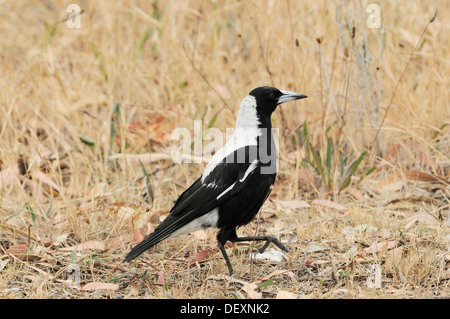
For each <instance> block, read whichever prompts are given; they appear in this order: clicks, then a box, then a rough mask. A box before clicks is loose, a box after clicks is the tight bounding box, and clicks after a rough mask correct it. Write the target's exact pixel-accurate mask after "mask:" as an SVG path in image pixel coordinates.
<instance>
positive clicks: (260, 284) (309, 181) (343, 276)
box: [0, 0, 450, 299]
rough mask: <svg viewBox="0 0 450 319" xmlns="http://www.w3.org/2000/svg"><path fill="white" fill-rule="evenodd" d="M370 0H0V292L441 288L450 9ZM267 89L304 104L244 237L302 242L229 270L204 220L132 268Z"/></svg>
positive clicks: (323, 293)
mask: <svg viewBox="0 0 450 319" xmlns="http://www.w3.org/2000/svg"><path fill="white" fill-rule="evenodd" d="M71 4H75V6H69V5H71ZM368 5H369V4H368V3H365V2H364V1H363V2H358V1H342V2H340V1H336V2H326V1H322V2H316V3H314V4H310V3H308V2H306V1H304V2H303V1H289V0H286V1H264V2H262V1H223V2H222V1H221V2H215V1H206V0H199V1H183V2H179V1H164V2H162V1H161V2H160V1H153V2H149V1H133V2H128V1H114V2H100V1H98V2H83V1H81V2H79V3H68V2H66V1H40V2H29V1H14V2H13V1H2V2H0V17H1V19H0V29H1V30H3V31H4V32H2V41H1V43H0V83H1V86H2V89H1V90H0V114H1V116H0V140H1V143H0V229H1V231H0V297H1V298H19V299H20V298H171V297H173V298H226V299H234V298H250V299H253V298H301V299H304V298H305V299H318V298H358V299H361V298H448V297H449V296H450V216H449V207H450V206H449V205H450V189H449V182H450V160H449V156H450V137H449V136H450V131H449V130H450V122H449V116H448V114H450V105H449V101H450V98H449V92H448V88H449V87H450V85H449V83H448V82H449V78H448V74H449V73H450V63H449V59H448V56H449V44H450V41H449V39H448V38H449V35H450V32H449V25H448V23H445V21H447V20H448V15H449V12H450V3H449V2H447V1H432V2H426V3H423V2H420V1H410V2H407V3H405V2H381V3H380V4H379V5H378V7H376V6H375V7H370V8H369V7H368ZM368 9H370V10H368ZM377 12H378V13H379V16H377ZM369 18H370V19H369ZM378 18H379V19H378ZM368 19H369V20H368ZM378 22H379V23H378ZM260 85H272V86H276V87H278V88H279V89H283V90H289V91H296V92H299V93H303V94H306V95H308V98H307V99H304V100H301V101H297V102H292V103H286V104H284V105H283V106H282V107H281V109H279V110H277V111H276V112H275V114H274V115H273V118H272V122H273V126H274V128H276V134H277V135H276V136H277V137H278V138H277V144H278V150H279V154H280V158H279V165H278V167H279V171H278V175H277V180H276V183H275V185H274V189H273V191H272V193H271V195H270V197H269V199H268V200H267V201H266V203H265V204H264V206H263V207H262V210H261V212H260V213H259V214H258V215H257V217H256V218H255V220H254V221H253V222H252V223H250V224H249V225H246V226H244V227H241V228H240V229H239V230H238V234H239V235H244V236H253V235H255V236H256V235H263V234H268V235H271V236H275V237H277V238H280V240H282V241H283V242H284V243H285V244H286V245H288V247H289V248H290V250H291V252H290V253H281V252H280V251H279V250H278V248H276V247H273V246H270V247H269V248H268V249H267V251H266V253H265V254H263V255H262V256H261V255H255V254H254V252H255V251H256V250H257V249H258V248H259V247H260V245H261V244H252V243H239V244H234V245H233V244H230V245H229V246H228V247H227V250H228V254H229V256H230V260H231V263H232V265H233V267H234V269H235V272H236V273H235V275H234V276H232V277H230V276H229V274H228V270H227V267H226V264H225V261H224V260H223V258H222V256H221V253H220V252H219V251H218V249H217V244H216V240H215V235H216V230H214V229H209V230H206V231H198V232H195V233H193V234H189V235H183V236H180V237H178V238H173V239H168V240H166V241H164V242H162V243H160V244H158V245H157V246H155V247H154V248H152V249H151V250H149V251H147V252H146V253H144V254H143V255H142V256H141V257H140V258H139V259H137V260H136V261H135V262H133V263H129V264H125V263H122V260H123V258H124V256H125V255H126V254H127V252H128V251H129V250H130V249H131V247H132V246H133V245H135V244H136V243H137V242H139V241H140V240H142V239H143V238H144V236H145V235H146V234H148V233H150V232H151V231H152V230H153V229H154V228H155V227H156V226H157V225H158V224H159V223H160V222H161V221H162V220H163V218H165V217H166V216H167V214H168V213H169V211H170V208H171V207H172V205H173V203H174V201H175V200H176V198H177V196H178V195H179V194H181V192H182V191H183V190H184V189H186V188H187V187H188V186H189V185H190V184H191V183H192V182H194V181H195V180H196V178H198V176H199V175H200V174H201V172H202V170H203V168H204V167H205V165H206V162H207V160H208V158H209V157H210V155H211V150H214V147H215V146H218V145H219V146H220V144H223V143H224V142H225V140H226V137H227V136H230V132H231V131H232V128H233V127H234V122H235V117H236V114H237V110H238V108H239V103H240V101H241V100H242V99H243V98H244V97H245V95H246V94H248V92H249V91H251V90H252V89H253V88H254V87H257V86H260ZM211 146H214V147H211ZM183 151H184V152H183Z"/></svg>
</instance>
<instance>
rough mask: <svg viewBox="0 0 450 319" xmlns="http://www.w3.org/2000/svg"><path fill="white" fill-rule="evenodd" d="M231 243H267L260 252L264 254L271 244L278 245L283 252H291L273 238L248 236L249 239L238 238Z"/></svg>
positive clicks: (231, 239)
mask: <svg viewBox="0 0 450 319" xmlns="http://www.w3.org/2000/svg"><path fill="white" fill-rule="evenodd" d="M230 241H231V242H238V241H265V242H266V243H265V244H264V246H262V247H261V248H260V249H259V250H258V252H259V253H260V254H262V253H263V252H264V251H265V250H266V248H267V247H268V246H269V245H270V243H274V244H275V245H277V247H278V248H280V249H281V250H283V251H286V252H290V250H289V248H287V247H286V246H285V245H283V243H281V241H279V240H278V239H276V238H275V237H272V236H248V237H236V238H230Z"/></svg>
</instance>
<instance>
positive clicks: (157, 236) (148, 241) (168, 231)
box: [123, 215, 180, 262]
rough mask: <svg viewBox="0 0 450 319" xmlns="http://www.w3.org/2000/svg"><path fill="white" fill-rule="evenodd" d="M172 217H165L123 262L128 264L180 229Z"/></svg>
mask: <svg viewBox="0 0 450 319" xmlns="http://www.w3.org/2000/svg"><path fill="white" fill-rule="evenodd" d="M176 221H177V219H175V218H174V217H173V216H172V215H169V216H167V218H166V219H164V221H163V222H162V223H161V224H159V225H158V227H156V229H155V231H154V232H153V233H151V234H150V235H148V236H147V238H145V239H144V240H143V241H141V242H140V243H139V244H137V245H136V246H134V248H133V249H132V250H131V251H130V252H129V253H128V255H127V256H126V257H125V259H124V260H123V262H129V261H131V260H133V259H135V258H137V257H139V255H140V254H142V253H143V252H144V251H146V250H147V249H150V248H152V247H153V246H155V245H156V244H157V243H159V242H161V241H163V240H164V239H167V238H169V237H170V235H172V233H173V232H174V231H176V230H177V229H178V228H180V225H178V223H177V222H176Z"/></svg>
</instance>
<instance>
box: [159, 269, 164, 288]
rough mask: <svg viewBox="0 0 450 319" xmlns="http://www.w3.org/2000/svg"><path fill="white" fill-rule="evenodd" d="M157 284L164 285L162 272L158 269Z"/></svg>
mask: <svg viewBox="0 0 450 319" xmlns="http://www.w3.org/2000/svg"><path fill="white" fill-rule="evenodd" d="M158 285H160V286H164V273H163V272H162V271H158Z"/></svg>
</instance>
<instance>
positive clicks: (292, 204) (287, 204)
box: [277, 200, 311, 211]
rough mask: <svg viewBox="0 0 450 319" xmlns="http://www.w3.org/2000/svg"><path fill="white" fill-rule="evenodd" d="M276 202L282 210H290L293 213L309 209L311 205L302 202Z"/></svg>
mask: <svg viewBox="0 0 450 319" xmlns="http://www.w3.org/2000/svg"><path fill="white" fill-rule="evenodd" d="M277 202H278V203H280V204H281V206H282V207H283V208H284V209H292V210H293V211H296V210H299V209H302V208H308V207H311V205H309V204H308V203H307V202H306V201H304V200H292V201H283V200H278V201H277Z"/></svg>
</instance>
